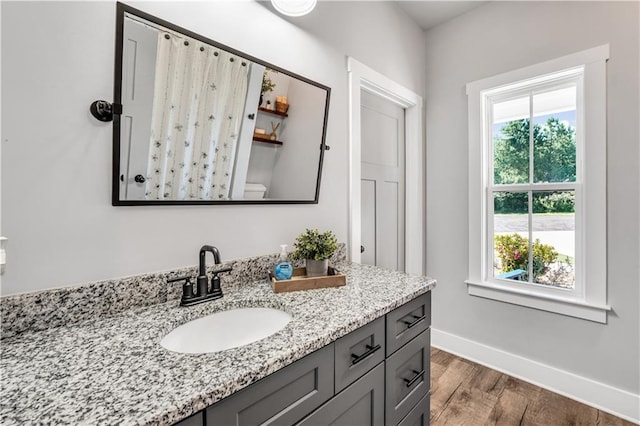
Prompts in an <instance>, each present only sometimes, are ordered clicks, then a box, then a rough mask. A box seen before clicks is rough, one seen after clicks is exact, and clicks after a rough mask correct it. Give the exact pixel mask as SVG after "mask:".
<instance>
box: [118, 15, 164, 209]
mask: <svg viewBox="0 0 640 426" xmlns="http://www.w3.org/2000/svg"><path fill="white" fill-rule="evenodd" d="M157 45H158V30H156V29H154V28H151V27H149V26H148V25H145V24H143V23H141V22H137V21H133V20H131V19H125V23H124V37H123V46H122V56H123V58H122V60H123V66H122V117H121V120H122V121H121V124H120V199H123V200H144V198H145V191H146V185H145V183H144V182H145V178H146V175H147V165H148V162H149V144H150V143H151V114H152V111H153V92H154V85H155V73H156V50H157Z"/></svg>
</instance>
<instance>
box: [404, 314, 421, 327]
mask: <svg viewBox="0 0 640 426" xmlns="http://www.w3.org/2000/svg"><path fill="white" fill-rule="evenodd" d="M413 317H414V318H415V321H413V322H411V321H403V322H404V323H405V324H407V328H411V327H413V326H415V325H417V324H418V323H419V322H420V321H422V320H423V319H425V315H423V316H421V317H419V316H417V315H414V316H413Z"/></svg>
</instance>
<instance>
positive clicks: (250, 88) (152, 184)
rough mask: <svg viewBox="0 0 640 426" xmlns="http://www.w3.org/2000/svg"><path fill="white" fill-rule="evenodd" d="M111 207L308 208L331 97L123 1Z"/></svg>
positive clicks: (316, 187)
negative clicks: (223, 205)
mask: <svg viewBox="0 0 640 426" xmlns="http://www.w3.org/2000/svg"><path fill="white" fill-rule="evenodd" d="M116 14H117V17H116V58H115V85H114V87H115V90H114V108H113V109H114V119H113V133H114V134H113V178H112V185H113V192H112V204H113V205H114V206H126V205H191V204H195V205H199V204H314V203H317V202H318V198H319V194H320V180H321V179H320V178H321V175H322V163H323V158H324V151H325V150H327V149H328V147H327V145H326V142H325V138H326V128H327V119H328V114H329V98H330V93H331V89H330V88H329V87H327V86H324V85H322V84H319V83H317V82H314V81H311V80H309V79H307V78H305V77H302V76H300V75H297V74H295V73H292V72H290V71H287V70H285V69H282V68H279V67H277V66H275V65H272V64H269V63H267V62H264V61H262V60H260V59H257V58H254V57H252V56H249V55H246V54H244V53H242V52H239V51H237V50H235V49H233V48H230V47H228V46H224V45H222V44H220V43H217V42H215V41H213V40H210V39H208V38H206V37H203V36H201V35H199V34H195V33H193V32H191V31H189V30H188V29H185V28H181V27H179V26H176V25H174V24H172V23H170V22H167V21H165V20H162V19H159V18H156V17H154V16H151V15H149V14H147V13H145V12H142V11H140V10H138V9H135V8H132V7H130V6H128V5H126V4H123V3H117V7H116Z"/></svg>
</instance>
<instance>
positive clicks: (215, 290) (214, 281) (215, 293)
mask: <svg viewBox="0 0 640 426" xmlns="http://www.w3.org/2000/svg"><path fill="white" fill-rule="evenodd" d="M231 271H233V268H222V269H218V270H217V271H213V278H211V291H210V292H209V294H210V295H212V297H215V298H218V297H222V289H221V288H220V277H219V276H218V274H221V273H223V272H231Z"/></svg>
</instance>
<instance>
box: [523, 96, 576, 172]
mask: <svg viewBox="0 0 640 426" xmlns="http://www.w3.org/2000/svg"><path fill="white" fill-rule="evenodd" d="M533 164H534V165H533V179H534V182H575V180H576V86H575V85H574V86H571V87H564V88H561V89H555V90H552V91H548V92H544V93H538V94H535V95H534V96H533Z"/></svg>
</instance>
